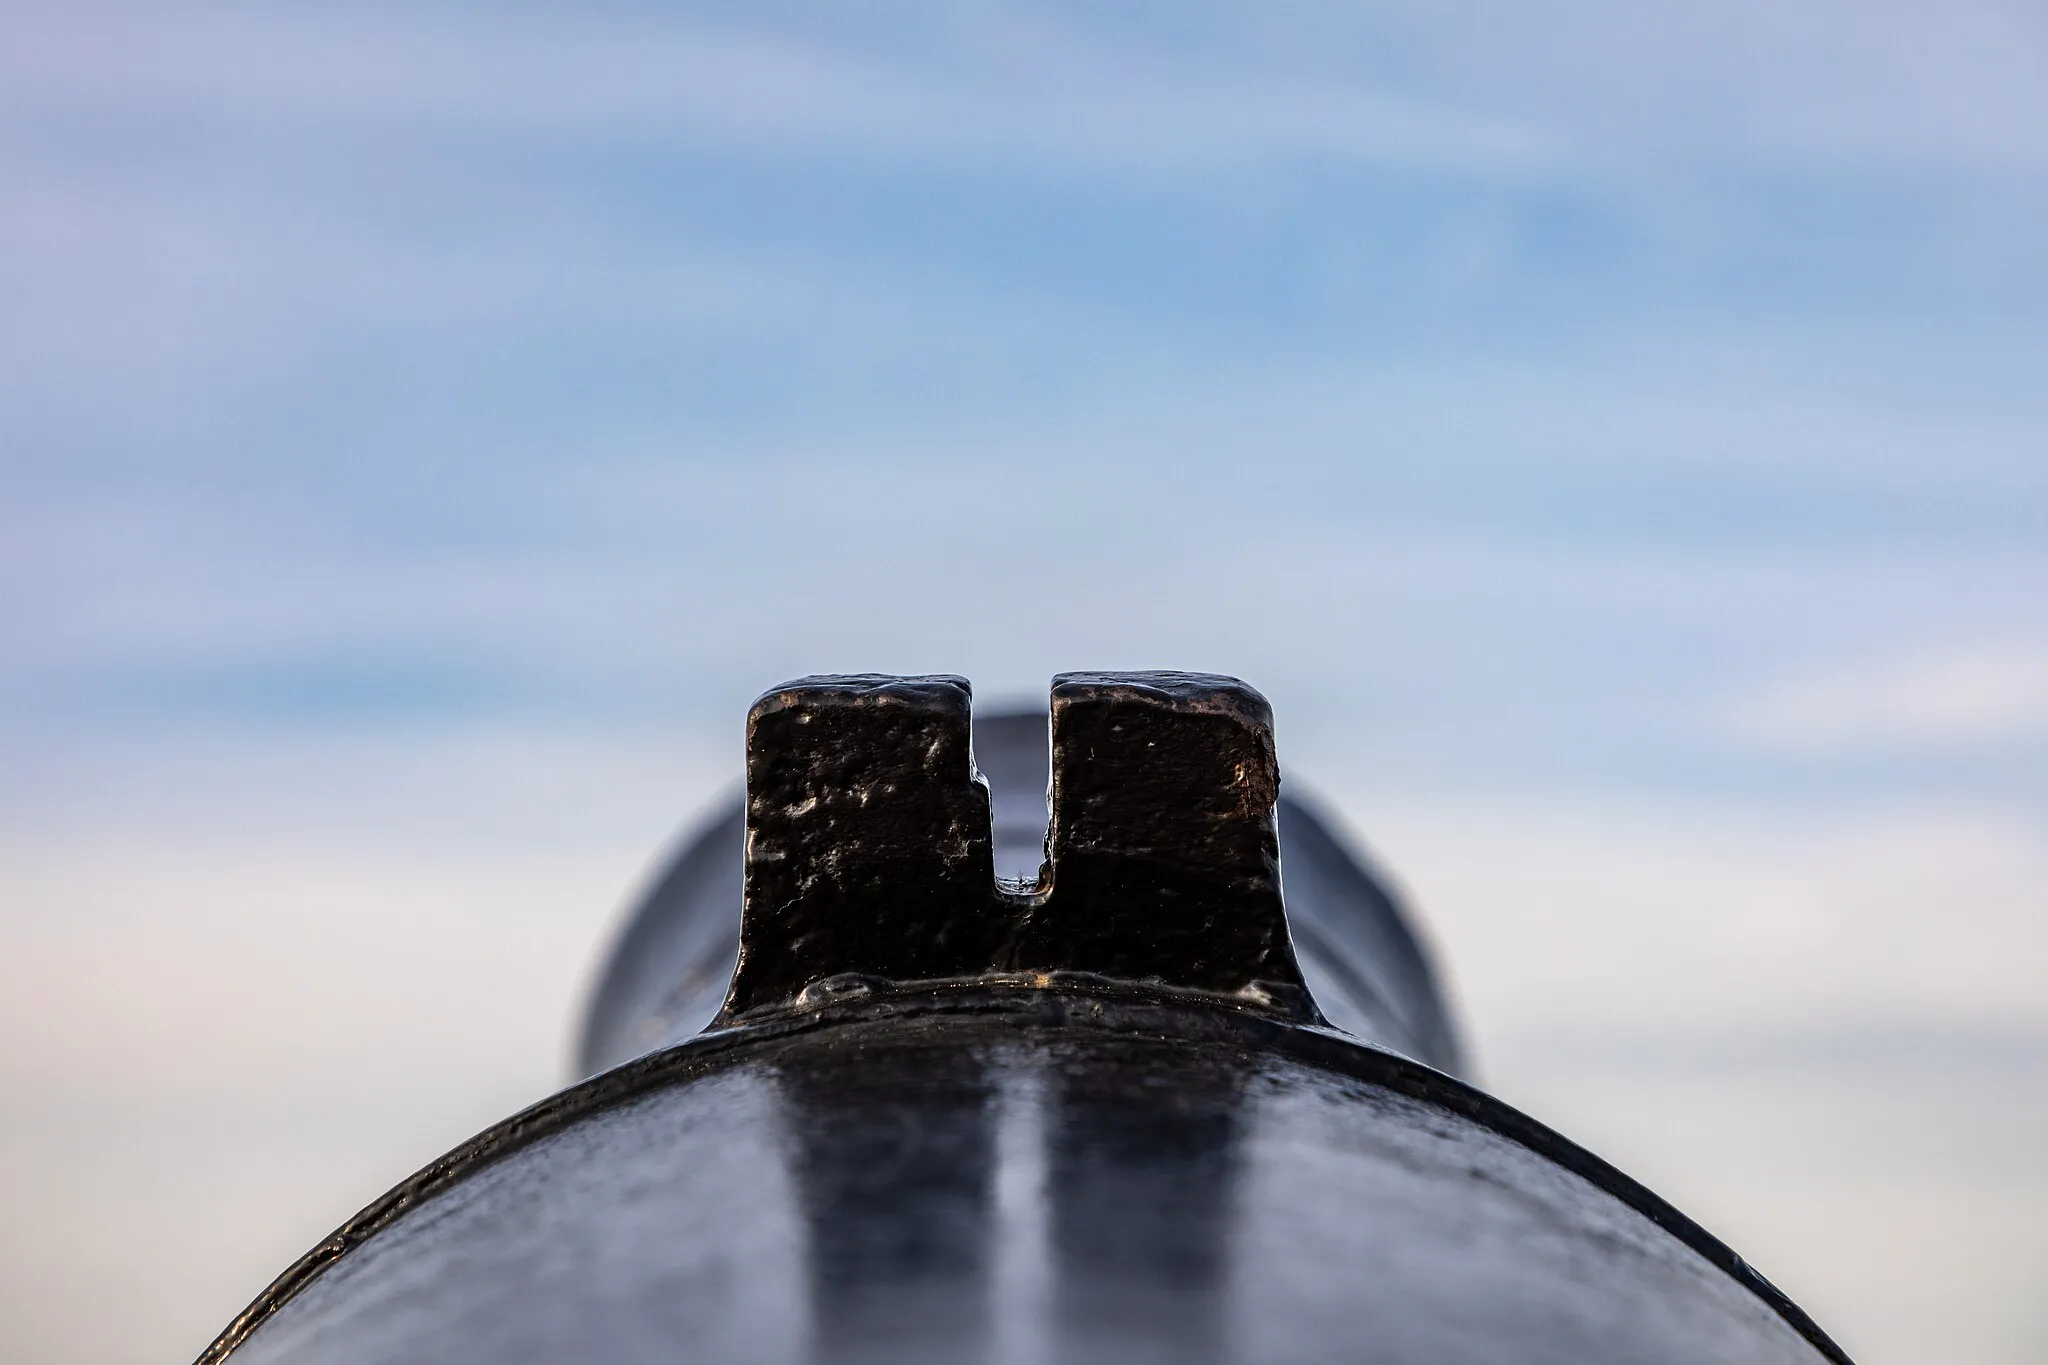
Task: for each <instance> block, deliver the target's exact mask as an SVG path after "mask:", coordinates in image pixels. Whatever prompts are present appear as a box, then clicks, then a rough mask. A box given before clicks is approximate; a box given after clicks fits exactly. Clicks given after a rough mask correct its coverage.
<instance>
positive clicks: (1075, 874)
mask: <svg viewBox="0 0 2048 1365" xmlns="http://www.w3.org/2000/svg"><path fill="white" fill-rule="evenodd" d="M969 702H970V698H969V692H968V689H967V686H966V684H965V683H964V681H962V680H959V679H954V678H918V679H890V678H878V677H868V676H863V677H858V678H828V679H806V680H803V681H801V682H799V683H795V684H791V685H789V686H787V687H784V688H779V689H777V690H776V691H774V692H772V693H769V694H768V695H767V696H766V697H764V698H763V699H762V701H761V702H760V703H759V704H757V706H756V708H755V710H754V712H753V715H752V717H751V718H750V721H749V754H748V783H749V791H748V800H747V805H746V809H745V814H744V817H743V818H742V817H741V816H740V815H739V813H738V812H734V813H733V814H732V815H729V816H727V817H725V818H723V819H721V820H718V821H716V822H714V823H713V825H712V826H711V827H709V829H708V830H707V831H706V833H705V834H704V835H703V836H702V837H701V838H700V839H699V840H698V841H697V843H696V844H695V845H694V846H693V847H692V848H691V849H690V850H689V851H688V852H686V853H685V855H684V856H683V857H682V858H680V859H679V860H678V861H677V863H676V865H675V867H674V868H673V869H672V871H671V872H670V874H669V875H668V876H667V877H666V878H664V879H663V880H662V882H661V883H660V884H658V886H657V887H656V890H655V891H654V893H653V894H652V895H651V896H650V898H649V900H648V903H647V905H646V906H644V907H643V908H642V911H641V913H640V914H639V915H637V916H636V917H635V920H634V923H633V924H632V926H631V927H630V928H629V929H628V931H627V933H626V934H625V936H624V937H623V938H622V939H621V942H620V946H619V948H618V950H617V951H616V954H615V957H614V960H613V963H612V965H611V967H610V969H609V970H608V971H607V973H606V976H605V980H604V984H603V985H602V986H601V988H600V990H599V992H598V994H597V998H596V1000H595V1002H594V1004H593V1008H592V1012H591V1017H590V1021H589V1024H588V1027H587V1030H586V1035H585V1053H584V1055H585V1058H586V1060H587V1061H588V1062H590V1063H592V1064H593V1069H594V1070H596V1069H597V1068H598V1067H600V1066H601V1067H602V1068H603V1069H601V1070H598V1074H596V1075H593V1076H592V1077H591V1078H590V1079H588V1080H586V1081H584V1082H582V1083H581V1084H579V1085H576V1086H573V1087H571V1088H570V1089H568V1090H566V1091H564V1092H562V1093H561V1094H559V1095H556V1096H554V1097H553V1098H551V1099H548V1100H545V1101H543V1102H542V1103H540V1104H539V1105H536V1106H535V1107H533V1108H532V1109H529V1110H527V1111H526V1112H524V1113H522V1114H520V1115H517V1116H515V1117H514V1118H512V1119H509V1120H507V1121H506V1122H505V1123H503V1124H500V1125H499V1126H497V1127H496V1128H493V1129H492V1130H490V1131H489V1132H486V1133H484V1134H482V1135H481V1136H479V1137H478V1138H476V1139H474V1140H473V1141H471V1142H469V1143H467V1144H465V1145H464V1146H463V1147H461V1148H458V1149H457V1150H456V1151H454V1152H452V1153H450V1154H449V1155H448V1156H446V1157H444V1158H442V1159H441V1160H440V1161H438V1162H436V1163H434V1164H433V1165H431V1166H429V1167H427V1168H426V1169H425V1170H423V1171H422V1172H420V1173H419V1174H418V1175H416V1176H414V1177H413V1178H412V1179H411V1180H409V1181H407V1182H406V1183H405V1184H403V1185H401V1186H400V1187H399V1188H398V1189H396V1190H394V1191H392V1192H391V1193H390V1194H389V1195H387V1196H385V1197H384V1198H383V1199H382V1200H380V1201H378V1202H377V1203H376V1204H373V1205H372V1206H370V1207H369V1208H368V1209H366V1210H365V1211H364V1212H363V1213H362V1214H360V1215H359V1216H358V1217H357V1218H355V1219H353V1220H351V1222H350V1223H349V1224H348V1225H347V1226H345V1227H343V1228H342V1229H341V1230H340V1231H339V1232H337V1233H336V1234H335V1235H334V1236H333V1237H331V1238H330V1239H328V1241H327V1242H325V1243H323V1244H321V1246H319V1247H318V1248H316V1249H315V1250H314V1251H313V1252H312V1253H310V1254H309V1255H308V1256H307V1257H305V1258H304V1259H302V1260H301V1261H300V1262H299V1263H298V1264H297V1265H296V1266H294V1267H292V1268H291V1269H290V1270H288V1271H287V1272H286V1273H285V1274H284V1275H283V1276H281V1277H280V1278H279V1279H278V1281H277V1282H276V1283H274V1284H273V1285H272V1286H271V1287H270V1288H269V1289H268V1290H267V1291H265V1293H264V1294H263V1295H262V1296H261V1297H259V1298H258V1300H257V1301H256V1303H254V1304H253V1305H251V1307H250V1308H249V1310H248V1311H247V1312H245V1313H244V1314H243V1315H242V1317H241V1318H239V1319H237V1321H236V1322H235V1323H234V1324H232V1325H231V1326H230V1327H229V1328H228V1330H227V1331H226V1332H224V1333H223V1334H222V1335H221V1337H220V1339H219V1340H217V1341H216V1342H215V1343H214V1345H213V1346H212V1347H211V1348H209V1350H208V1351H207V1353H206V1355H205V1356H203V1357H202V1361H205V1362H216V1361H220V1360H224V1359H226V1358H227V1357H229V1356H230V1355H232V1356H233V1357H234V1359H235V1361H236V1362H237V1363H238V1365H251V1362H260V1361H269V1360H278V1361H282V1360H289V1361H293V1362H299V1363H301V1365H323V1362H329V1361H333V1362H342V1361H347V1362H350V1363H351V1365H354V1363H355V1362H367V1361H393V1362H397V1361H422V1362H424V1361H435V1362H480V1361H492V1362H509V1361H527V1360H532V1361H542V1360H547V1361H555V1360H564V1359H576V1360H591V1361H608V1362H626V1361H649V1362H653V1361H685V1360H687V1361H705V1362H728V1361H730V1362H741V1361H748V1362H751V1361H803V1360H808V1361H813V1362H821V1363H825V1362H829V1363H831V1365H841V1363H842V1362H881V1361H889V1362H905V1361H910V1362H916V1361H1004V1362H1009V1361H1016V1362H1020V1363H1021V1362H1037V1361H1092V1360H1115V1361H1130V1362H1145V1361H1161V1362H1164V1361H1175V1362H1179V1361H1211V1362H1225V1361H1233V1362H1234V1361H1246V1362H1253V1361H1256V1362H1276V1363H1277V1362H1296V1361H1299V1362H1309V1361H1317V1362H1321V1361H1328V1360H1333V1359H1359V1360H1369V1361H1430V1362H1469V1363H1471V1365H1478V1362H1492V1361H1498V1360H1515V1361H1518V1362H1542V1363H1544V1365H1549V1363H1552V1362H1554V1363H1555V1365H1566V1363H1567V1362H1569V1363H1570V1365H1584V1363H1586V1362H1617V1363H1618V1362H1623V1361H1642V1360H1652V1359H1654V1360H1658V1361H1665V1362H1680V1363H1682V1365H1690V1363H1692V1362H1698V1363H1699V1365H1707V1363H1708V1362H1737V1361H1740V1362H1766V1363H1769V1362H1782V1363H1784V1365H1792V1363H1793V1362H1813V1361H1820V1360H1832V1361H1843V1360H1845V1359H1846V1358H1845V1357H1844V1356H1843V1355H1842V1353H1841V1352H1840V1350H1839V1349H1838V1348H1837V1347H1835V1346H1834V1345H1833V1343H1832V1342H1830V1341H1829V1340H1828V1339H1827V1337H1826V1336H1825V1335H1824V1334H1823V1333H1822V1332H1821V1331H1820V1330H1819V1329H1818V1328H1817V1327H1815V1326H1814V1324H1813V1323H1812V1322H1811V1321H1810V1320H1808V1319H1807V1318H1806V1316H1805V1315H1804V1314H1802V1313H1801V1312H1800V1311H1799V1310H1798V1309H1797V1308H1796V1307H1795V1306H1793V1305H1792V1304H1791V1303H1790V1302H1789V1301H1788V1300H1786V1299H1785V1298H1784V1296H1783V1295H1781V1294H1779V1293H1778V1292H1777V1291H1776V1290H1775V1289H1773V1288H1772V1287H1771V1286H1770V1285H1769V1284H1768V1283H1767V1282H1766V1281H1764V1280H1763V1279H1762V1278H1761V1277H1760V1276H1758V1275H1757V1274H1756V1273H1755V1272H1754V1271H1753V1270H1751V1269H1750V1268H1749V1267H1748V1266H1747V1265H1746V1264H1745V1263H1744V1262H1743V1261H1742V1260H1741V1259H1740V1258H1739V1257H1737V1256H1735V1255H1734V1254H1733V1253H1732V1252H1730V1251H1729V1250H1728V1249H1727V1248H1726V1247H1724V1246H1723V1245H1722V1244H1721V1243H1719V1242H1718V1241H1716V1240H1715V1239H1714V1238H1713V1237H1711V1236H1710V1235H1709V1234H1707V1233H1706V1232H1705V1231H1703V1230H1702V1229H1700V1228H1699V1227H1698V1226H1697V1225H1696V1224H1694V1223H1692V1222H1691V1221H1689V1220H1688V1219H1686V1218H1685V1217H1684V1216H1683V1215H1682V1214H1680V1213H1678V1212H1677V1211H1676V1210H1675V1209H1672V1208H1671V1207H1670V1206H1669V1205H1667V1204H1665V1203H1664V1202H1663V1201H1661V1200H1659V1199H1658V1198H1657V1197H1656V1196H1655V1195H1653V1194H1651V1193H1650V1192H1649V1191H1647V1190H1645V1189H1643V1188H1642V1187H1641V1186H1639V1185H1637V1184H1635V1183H1634V1182H1633V1181H1631V1180H1629V1179H1628V1178H1627V1177H1626V1176H1623V1175H1622V1174H1621V1173H1619V1172H1618V1171H1615V1170H1614V1169H1613V1168H1611V1167H1609V1166H1607V1165H1605V1164H1604V1163H1602V1162H1601V1161H1600V1160H1599V1159H1598V1158H1596V1157H1593V1156H1592V1155H1590V1154H1589V1153H1587V1152H1585V1151H1583V1150H1582V1149H1580V1148H1577V1147H1575V1146H1573V1145H1572V1144H1571V1143H1569V1142H1567V1141H1566V1140H1565V1139H1563V1138H1561V1137H1559V1136H1558V1135H1557V1134H1556V1133H1554V1132H1552V1131H1551V1130H1549V1129H1548V1128H1546V1127H1544V1126H1543V1125H1541V1124H1538V1123H1536V1122H1535V1121H1533V1120H1531V1119H1529V1118H1527V1117H1525V1116H1523V1115H1521V1114H1519V1113H1517V1112H1516V1111H1514V1110H1512V1109H1510V1108H1508V1107H1507V1106H1505V1105H1503V1104H1501V1103H1500V1102H1499V1101H1497V1100H1494V1099H1491V1098H1490V1097H1488V1096H1486V1095H1485V1094H1483V1093H1482V1092H1480V1091H1478V1090H1476V1089H1474V1088H1473V1087H1471V1086H1470V1085H1468V1084H1466V1083H1464V1082H1461V1081H1459V1080H1456V1079H1454V1078H1453V1077H1452V1076H1451V1075H1448V1074H1446V1071H1445V1070H1441V1069H1437V1068H1435V1067H1432V1066H1430V1065H1426V1064H1424V1061H1422V1060H1417V1058H1418V1057H1424V1058H1428V1059H1430V1060H1434V1061H1437V1062H1439V1063H1441V1064H1442V1065H1443V1066H1444V1067H1445V1068H1449V1067H1451V1066H1454V1065H1455V1062H1456V1052H1455V1047H1454V1044H1453V1041H1452V1037H1451V1032H1450V1028H1449V1024H1448V1020H1447V1018H1446V1016H1445V1014H1444V1011H1443V1008H1442V1002H1441V1000H1440V999H1439V998H1438V997H1437V995H1436V992H1435V990H1434V987H1433V985H1432V983H1431V980H1430V974H1429V971H1428V966H1427V962H1426V961H1425V960H1424V958H1423V957H1422V955H1421V952H1420V949H1419V947H1418V946H1417V944H1416V943H1415V941H1414V939H1413V938H1412V937H1411V936H1410V935H1409V933H1408V930H1407V928H1406V926H1405V924H1404V922H1403V920H1402V918H1401V916H1400V914H1399V912H1398V911H1397V910H1396V909H1395V908H1394V906H1393V904H1392V902H1391V900H1389V899H1388V898H1386V896H1385V895H1384V893H1383V892H1382V891H1381V890H1380V889H1379V888H1378V887H1377V886H1376V885H1375V884H1374V883H1373V881H1372V879H1371V877H1370V876H1369V875H1368V874H1367V873H1366V872H1365V871H1364V870H1363V869H1362V868H1360V867H1359V866H1358V865H1357V864H1356V863H1355V862H1354V861H1353V860H1352V859H1351V858H1350V857H1349V856H1348V855H1347V854H1345V852H1344V850H1343V849H1342V847H1341V845H1340V844H1338V843H1337V842H1336V841H1335V840H1334V839H1333V838H1332V837H1331V836H1330V835H1329V833H1328V832H1327V830H1325V829H1324V827H1323V826H1322V824H1321V823H1320V822H1318V821H1317V820H1316V819H1315V818H1314V817H1313V816H1312V815H1311V814H1310V813H1308V812H1307V811H1306V810H1305V809H1304V808H1301V807H1299V806H1298V805H1295V804H1290V802H1289V801H1287V800H1285V799H1281V800H1279V801H1278V810H1279V818H1278V825H1277V829H1276V825H1275V816H1274V811H1275V805H1276V798H1277V792H1278V769H1277V766H1276V765H1275V763H1274V761H1273V745H1272V739H1271V728H1270V720H1269V717H1268V715H1267V713H1266V710H1265V704H1264V701H1263V699H1261V698H1259V697H1258V694H1257V693H1255V692H1253V691H1251V689H1249V688H1246V687H1244V685H1243V684H1241V683H1236V682H1234V681H1233V680H1229V679H1222V678H1215V677H1208V676H1203V675H1190V674H1149V675H1115V676H1111V675H1090V674H1080V675H1065V676H1063V677H1062V678H1061V679H1059V680H1058V681H1057V682H1056V683H1055V687H1054V695H1053V707H1052V713H1051V736H1052V739H1051V759H1050V768H1049V771H1050V777H1051V787H1052V798H1051V814H1050V834H1049V836H1047V837H1045V839H1044V842H1043V844H1042V845H1041V846H1040V847H1041V848H1042V849H1044V850H1045V851H1046V852H1047V853H1048V854H1049V856H1045V857H1041V858H1040V859H1039V860H1038V867H1037V871H1036V873H1035V874H1034V873H1033V872H1032V871H1031V866H1030V865H1031V862H1032V859H1031V856H1030V848H1031V845H1030V840H1029V832H1030V831H1031V830H1032V829H1033V828H1034V822H1033V819H1032V817H1031V815H1030V808H1029V805H1028V802H1027V801H1025V800H1024V799H1023V798H1021V797H1019V796H1018V795H1017V792H1018V790H1020V789H1019V788H1018V787H1017V785H1016V782H1015V781H1013V780H1011V779H1017V778H1028V777H1029V776H1030V774H1032V773H1038V774H1044V773H1046V772H1047V771H1048V768H1047V766H1046V761H1045V760H1046V746H1045V744H1044V740H1043V737H1044V735H1045V734H1046V731H1045V729H1044V726H1045V723H1046V722H1045V719H1044V718H1043V717H1039V718H1036V719H1032V718H1029V717H1025V718H1017V717H1008V718H998V719H997V720H995V721H993V722H986V723H984V724H983V725H982V726H980V727H976V728H974V729H972V730H970V722H971V718H970V716H969V714H968V712H969ZM970 734H972V735H973V736H974V737H975V738H977V739H979V740H980V741H982V747H983V748H984V749H986V751H987V758H988V763H989V766H990V768H991V769H992V770H994V771H996V772H997V776H998V789H997V793H996V796H997V800H996V801H995V802H994V803H993V806H992V804H991V802H990V800H989V797H988V794H987V792H986V790H985V789H984V788H983V787H982V784H981V782H980V780H979V778H978V777H977V776H976V775H975V772H974V757H971V756H970V747H969V738H970ZM1034 735H1036V736H1037V737H1038V739H1037V742H1036V743H1035V744H1034V742H1033V736H1034ZM1042 789H1043V788H1042V787H1041V790H1042ZM991 811H993V816H992V817H991ZM742 825H744V845H745V846H744V851H743V850H742V848H741V842H742V841H741V830H742ZM991 825H992V826H993V834H991ZM1035 827H1036V828H1037V829H1039V830H1040V831H1041V833H1042V832H1043V831H1044V829H1045V827H1044V826H1042V825H1039V826H1035ZM1283 860H1284V863H1285V878H1284V886H1285V895H1286V901H1287V904H1286V908H1285V914H1284V916H1283V914H1282V904H1281V891H1282V886H1283V879H1282V877H1281V865H1282V862H1283ZM999 869H1000V870H1002V871H1004V872H1009V873H1010V874H1011V876H1010V877H1009V879H1008V880H1006V881H999V880H998V878H997V876H996V873H997V871H998V870H999ZM742 882H743V883H744V892H743V893H742V890H741V886H742ZM742 898H743V899H744V903H745V907H744V934H743V943H742V944H740V945H734V944H733V942H732V938H731V933H732V929H733V928H734V927H735V926H736V925H737V924H738V922H739V921H740V920H741V918H742V916H741V913H740V906H739V904H738V902H739V901H740V900H741V899H742ZM1290 924H1291V925H1292V927H1293V931H1294V938H1295V945H1294V946H1298V947H1299V948H1300V951H1301V956H1300V958H1299V961H1298V963H1297V959H1296V957H1295V955H1294V947H1291V946H1290V944H1289V926H1290ZM735 957H736V958H737V959H738V964H739V965H738V970H737V971H736V972H734V973H733V984H732V987H731V989H730V992H729V993H728V995H727V997H726V1000H725V1002H724V1006H723V1009H722V1011H721V1012H720V1015H719V1018H718V1020H717V1022H716V1023H715V1025H714V1026H713V1027H711V1028H710V1029H708V1030H707V1031H705V1032H703V1033H701V1034H698V1035H697V1036H695V1037H688V1038H685V1037H684V1036H683V1035H685V1034H687V1033H689V1032H692V1031H694V1029H695V1028H696V1027H697V1026H698V1025H701V1024H702V1023H703V1022H704V1020H706V1019H707V1018H709V1016H710V1012H711V1010H712V1009H713V1008H716V1007H717V1006H716V1002H715V1000H714V999H712V998H711V997H710V995H709V990H710V986H709V983H710V981H711V979H712V976H713V972H712V971H711V970H710V969H709V968H708V967H707V966H706V964H718V963H725V964H730V963H731V962H732V961H733V960H734V958H735ZM650 960H651V961H653V962H655V963H657V964H659V965H656V966H650V965H649V962H650ZM1304 981H1306V983H1307V986H1308V987H1310V988H1313V989H1314V990H1315V991H1316V992H1317V993H1318V996H1319V999H1320V1002H1321V1003H1322V1005H1323V1007H1324V1008H1323V1010H1322V1011H1321V1012H1318V1010H1317V1008H1316V1003H1314V1002H1311V1001H1310V1000H1309V999H1308V995H1307V991H1306V990H1304V989H1303V982H1304ZM1325 1014H1327V1015H1328V1017H1329V1019H1330V1020H1332V1021H1334V1022H1336V1023H1339V1024H1342V1025H1343V1026H1344V1028H1345V1029H1347V1030H1350V1032H1349V1033H1347V1032H1342V1031H1340V1030H1339V1029H1338V1028H1335V1027H1332V1026H1331V1024H1330V1023H1329V1022H1325V1021H1324V1015H1325ZM1404 1054H1406V1055H1404Z"/></svg>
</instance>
